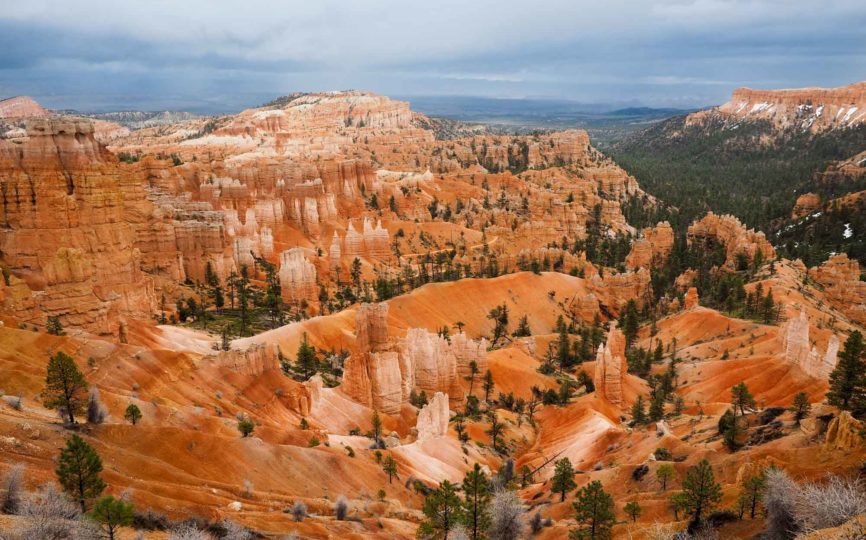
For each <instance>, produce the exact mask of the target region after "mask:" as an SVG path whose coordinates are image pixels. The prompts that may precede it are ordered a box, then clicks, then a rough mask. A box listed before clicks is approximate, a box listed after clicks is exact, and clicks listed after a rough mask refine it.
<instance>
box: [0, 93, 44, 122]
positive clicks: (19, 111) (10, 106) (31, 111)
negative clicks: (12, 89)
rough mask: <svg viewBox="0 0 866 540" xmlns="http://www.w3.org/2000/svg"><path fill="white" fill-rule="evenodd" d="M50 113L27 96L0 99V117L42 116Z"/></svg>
mask: <svg viewBox="0 0 866 540" xmlns="http://www.w3.org/2000/svg"><path fill="white" fill-rule="evenodd" d="M50 114H51V113H50V112H48V111H47V110H45V109H43V108H42V105H40V104H38V103H36V101H35V100H34V99H33V98H30V97H28V96H15V97H12V98H9V99H2V100H0V118H42V117H45V116H49V115H50Z"/></svg>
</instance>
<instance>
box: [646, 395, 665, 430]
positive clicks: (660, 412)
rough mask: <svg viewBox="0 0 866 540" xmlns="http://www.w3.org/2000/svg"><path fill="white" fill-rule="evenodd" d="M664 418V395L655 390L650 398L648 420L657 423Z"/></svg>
mask: <svg viewBox="0 0 866 540" xmlns="http://www.w3.org/2000/svg"><path fill="white" fill-rule="evenodd" d="M664 417H665V398H664V393H663V392H662V391H661V390H660V389H659V390H655V391H654V392H653V393H652V395H651V396H650V406H649V419H650V420H651V421H653V422H658V421H659V420H661V419H662V418H664Z"/></svg>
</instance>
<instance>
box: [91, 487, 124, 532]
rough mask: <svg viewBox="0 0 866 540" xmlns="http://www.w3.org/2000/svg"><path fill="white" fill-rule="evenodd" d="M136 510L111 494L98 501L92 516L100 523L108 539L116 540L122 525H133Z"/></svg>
mask: <svg viewBox="0 0 866 540" xmlns="http://www.w3.org/2000/svg"><path fill="white" fill-rule="evenodd" d="M134 516H135V510H134V508H133V507H132V505H131V504H130V503H128V502H124V501H122V500H120V499H115V498H114V497H112V496H111V495H108V496H107V497H103V498H101V499H99V500H98V501H96V504H95V505H93V510H91V511H90V518H91V519H93V520H94V521H95V522H97V523H99V526H100V528H101V529H102V530H103V532H104V533H105V535H106V536H107V537H108V540H114V539H115V538H116V536H115V535H116V534H117V531H118V529H120V527H125V526H127V525H132V520H133V518H134Z"/></svg>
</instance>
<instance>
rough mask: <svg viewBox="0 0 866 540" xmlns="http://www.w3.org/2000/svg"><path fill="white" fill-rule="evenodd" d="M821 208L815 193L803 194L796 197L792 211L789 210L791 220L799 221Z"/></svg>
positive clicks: (819, 200)
mask: <svg viewBox="0 0 866 540" xmlns="http://www.w3.org/2000/svg"><path fill="white" fill-rule="evenodd" d="M819 208H821V197H820V196H819V195H818V194H817V193H804V194H803V195H800V196H799V197H797V202H796V203H794V209H793V210H791V219H800V218H801V217H806V216H808V215H809V214H811V213H813V212H815V211H816V210H818V209H819Z"/></svg>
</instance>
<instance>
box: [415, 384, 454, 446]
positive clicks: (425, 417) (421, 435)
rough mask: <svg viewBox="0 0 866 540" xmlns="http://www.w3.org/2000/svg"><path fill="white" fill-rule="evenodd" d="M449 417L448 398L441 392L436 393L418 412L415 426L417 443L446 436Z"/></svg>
mask: <svg viewBox="0 0 866 540" xmlns="http://www.w3.org/2000/svg"><path fill="white" fill-rule="evenodd" d="M450 417H451V411H449V410H448V396H446V395H445V394H443V393H442V392H436V393H435V394H433V398H432V399H431V400H430V401H429V402H428V403H427V405H425V406H424V408H422V409H421V411H419V412H418V420H417V422H416V424H415V426H416V429H417V431H418V441H419V442H423V441H426V440H428V439H434V438H436V437H444V436H446V435H447V434H448V420H449V419H450Z"/></svg>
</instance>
